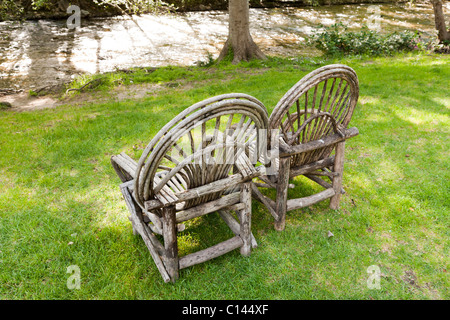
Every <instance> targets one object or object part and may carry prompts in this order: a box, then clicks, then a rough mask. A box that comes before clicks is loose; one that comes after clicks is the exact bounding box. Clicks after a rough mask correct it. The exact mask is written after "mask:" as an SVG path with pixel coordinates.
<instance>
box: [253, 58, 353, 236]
mask: <svg viewBox="0 0 450 320" xmlns="http://www.w3.org/2000/svg"><path fill="white" fill-rule="evenodd" d="M358 96H359V84H358V77H357V75H356V73H355V71H354V70H353V69H351V68H350V67H348V66H345V65H342V64H332V65H327V66H324V67H321V68H319V69H317V70H314V71H313V72H311V73H309V74H308V75H306V76H305V77H303V78H302V79H301V80H300V81H299V82H297V83H296V84H295V85H294V86H293V87H292V88H291V89H290V90H289V91H288V92H287V93H286V94H285V95H284V96H283V97H282V98H281V99H280V101H279V102H278V104H277V105H276V106H275V108H274V110H273V112H272V114H271V115H270V118H269V137H268V138H267V142H268V149H269V150H270V152H269V153H268V155H269V156H268V157H267V158H266V159H265V160H264V163H269V162H270V165H268V167H270V169H271V170H267V172H269V171H270V174H267V175H261V176H260V177H259V179H260V180H261V181H262V182H256V181H255V182H254V183H253V184H252V194H253V197H254V198H255V199H256V200H258V201H260V202H262V203H263V204H264V205H265V206H266V207H267V209H268V210H269V212H270V213H271V214H272V216H273V217H274V219H275V229H277V230H283V229H284V228H285V219H286V212H287V211H291V210H294V209H298V208H303V207H307V206H310V205H312V204H315V203H317V202H320V201H323V200H326V199H331V200H330V208H332V209H337V208H338V206H339V201H340V196H341V194H342V193H343V192H344V190H343V188H342V176H343V169H344V147H345V141H346V140H347V139H349V138H352V137H354V136H356V135H358V134H359V132H358V129H357V128H356V127H353V128H347V126H348V124H349V122H350V119H351V117H352V114H353V110H354V108H355V106H356V103H357V101H358ZM274 132H276V133H275V134H274ZM300 175H303V176H305V177H307V178H308V179H310V180H312V181H314V182H315V183H317V184H319V185H320V186H321V187H323V188H324V189H325V190H323V191H321V192H318V193H316V194H313V195H310V196H307V197H302V198H296V199H288V197H287V189H288V188H293V187H294V185H293V184H290V183H289V179H292V178H294V177H296V176H300ZM258 188H274V189H276V199H275V200H272V199H270V198H269V197H267V196H265V195H263V193H262V192H261V191H260V190H259V189H258Z"/></svg>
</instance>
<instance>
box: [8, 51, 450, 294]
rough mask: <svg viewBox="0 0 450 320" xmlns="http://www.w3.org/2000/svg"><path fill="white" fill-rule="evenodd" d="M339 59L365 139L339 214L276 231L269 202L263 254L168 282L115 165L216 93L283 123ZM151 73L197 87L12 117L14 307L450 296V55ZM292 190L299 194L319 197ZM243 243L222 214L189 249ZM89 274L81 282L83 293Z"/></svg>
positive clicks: (196, 231) (353, 144)
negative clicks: (33, 302) (300, 93)
mask: <svg viewBox="0 0 450 320" xmlns="http://www.w3.org/2000/svg"><path fill="white" fill-rule="evenodd" d="M336 62H338V63H345V64H347V65H349V66H351V67H353V68H354V69H355V70H356V72H357V74H358V76H359V81H360V99H359V103H358V105H357V107H356V110H355V113H354V116H353V119H352V121H351V123H350V126H356V127H358V128H359V131H360V135H359V136H357V137H355V138H353V139H351V140H349V141H348V142H347V144H346V162H345V173H344V187H345V190H346V194H345V195H343V196H342V200H341V207H340V209H339V210H337V211H334V210H330V209H329V208H328V201H325V202H322V203H319V204H316V205H314V206H312V207H309V208H305V209H299V210H295V211H292V212H289V213H288V215H287V223H286V225H287V226H286V230H285V231H284V232H277V231H275V230H274V229H273V220H272V218H271V216H270V214H269V213H268V211H267V210H266V209H265V208H264V207H263V206H262V205H261V204H259V203H258V202H256V201H254V202H253V212H252V229H253V233H254V235H255V237H256V240H257V241H258V244H259V246H258V247H257V248H255V249H254V250H253V251H252V254H251V256H250V257H242V256H241V255H240V254H239V251H238V250H236V251H234V252H231V253H229V254H227V255H224V256H221V257H219V258H216V259H214V260H211V261H209V262H206V263H203V264H200V265H197V266H193V267H190V268H188V269H183V270H182V271H181V272H180V279H179V280H178V281H177V282H176V283H175V284H166V283H164V282H163V281H162V278H161V276H160V275H159V272H158V270H157V268H156V266H155V265H154V263H153V261H152V259H151V256H150V254H149V252H148V250H147V248H146V247H145V245H144V243H143V241H142V239H140V238H139V237H137V236H133V235H132V229H131V224H130V222H129V221H128V218H127V216H128V212H127V209H126V206H125V203H124V201H123V199H122V196H121V193H120V191H119V188H118V185H119V183H120V180H119V179H118V177H117V176H116V174H115V173H114V171H113V169H112V167H111V165H110V157H111V156H112V155H114V154H118V153H120V152H122V151H124V152H126V153H128V154H129V155H131V156H132V157H134V158H135V159H136V160H137V159H138V158H139V155H140V154H141V152H142V148H144V147H145V145H146V144H147V143H148V142H149V141H150V139H151V138H152V137H153V136H154V135H155V134H156V133H157V132H158V130H159V129H160V128H161V127H162V126H163V125H164V124H165V123H166V122H168V121H169V120H170V119H171V118H172V117H174V116H175V115H176V114H177V113H179V112H180V111H181V110H183V109H184V108H186V107H188V106H190V105H192V104H193V103H195V102H198V101H200V100H203V99H205V98H208V97H211V96H213V95H218V94H222V93H229V92H244V93H247V94H251V95H253V96H255V97H257V98H258V99H260V100H261V101H262V102H263V103H264V104H265V105H266V106H267V108H268V110H269V112H271V111H272V109H273V107H274V106H275V104H276V103H277V101H278V99H280V98H281V97H282V96H283V94H284V93H285V92H286V91H287V90H288V89H289V88H290V87H291V86H292V85H293V84H295V83H296V82H297V81H298V80H300V79H301V78H302V77H303V76H304V75H306V74H307V73H308V72H310V71H312V70H314V69H316V68H318V67H320V66H321V65H325V64H329V63H336ZM155 73H156V75H155ZM127 77H130V78H127V79H126V81H124V83H126V82H127V81H128V80H130V79H132V77H133V75H132V74H131V75H127ZM138 77H139V79H136V81H140V82H157V83H160V84H162V85H164V84H165V83H168V82H170V83H171V84H173V83H174V81H175V83H181V84H182V85H180V86H175V87H174V86H173V85H170V86H168V87H167V89H163V90H160V91H158V92H156V93H154V94H149V95H148V97H146V98H144V99H141V100H127V101H122V102H118V101H109V102H107V103H101V104H95V103H89V104H84V105H70V104H69V105H65V106H62V107H58V108H56V109H47V110H39V111H32V112H14V111H1V113H0V152H1V157H0V186H1V191H0V299H449V298H450V292H449V288H450V281H449V272H450V270H449V269H450V263H449V262H450V261H449V238H450V219H449V212H450V210H449V205H450V201H449V190H450V183H449V180H450V177H449V169H450V168H449V147H450V145H449V141H448V138H449V133H450V130H449V128H450V119H449V107H450V89H449V79H450V57H449V56H445V55H442V56H439V55H425V54H423V55H417V54H414V55H400V56H396V57H391V58H374V59H371V58H365V59H357V58H347V59H345V60H339V61H337V60H321V59H318V58H317V59H301V58H299V59H275V58H271V59H269V60H268V61H265V62H258V61H254V62H250V63H242V64H240V65H238V66H232V65H229V64H222V65H219V66H217V65H216V66H212V67H209V68H201V67H198V68H197V67H196V68H192V67H191V68H179V67H170V68H164V69H161V70H158V71H157V72H153V73H150V74H149V75H144V74H142V73H139V74H138ZM184 84H188V85H187V86H186V85H184ZM105 90H109V89H105ZM293 182H294V183H295V184H296V185H297V188H296V189H293V190H289V196H292V197H300V196H302V195H307V194H308V193H310V192H312V191H318V190H320V187H318V186H316V185H313V184H312V183H311V182H309V181H307V180H305V179H302V178H297V179H295V180H294V181H293ZM264 192H265V193H266V194H268V195H273V194H274V193H273V191H271V190H268V191H264ZM328 231H331V232H332V233H333V234H334V236H333V237H328V236H327V233H328ZM228 236H230V233H229V231H228V230H227V228H226V226H224V223H223V222H222V221H221V219H220V218H219V217H218V216H217V215H216V214H211V215H208V216H206V217H202V218H199V219H197V220H196V221H194V222H193V223H191V224H190V225H189V228H187V230H186V231H184V232H182V233H180V235H179V244H180V252H181V253H182V254H185V253H188V252H192V251H194V250H197V249H199V248H202V247H205V246H209V245H211V244H214V243H216V242H218V241H220V240H222V239H225V238H226V237H228ZM74 265H76V266H78V267H79V270H80V272H81V273H80V279H81V283H80V289H73V290H71V289H69V288H68V286H67V281H68V279H69V277H70V276H71V275H72V274H71V273H68V272H67V271H68V267H70V266H74ZM370 266H377V267H378V268H379V269H380V272H381V274H380V281H379V289H376V288H370V286H368V280H369V283H374V282H371V280H370V279H371V278H370V276H371V274H370V273H368V268H369V267H370ZM369 270H370V269H369ZM69 282H70V279H69Z"/></svg>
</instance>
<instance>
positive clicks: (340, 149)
mask: <svg viewBox="0 0 450 320" xmlns="http://www.w3.org/2000/svg"><path fill="white" fill-rule="evenodd" d="M344 150H345V141H343V142H340V143H338V144H337V146H336V155H335V160H334V166H333V170H334V171H335V172H336V173H337V176H336V177H334V178H333V189H334V192H335V195H334V196H333V198H331V200H330V208H331V209H333V210H336V209H338V208H339V200H340V198H341V192H340V191H341V188H342V176H343V173H344Z"/></svg>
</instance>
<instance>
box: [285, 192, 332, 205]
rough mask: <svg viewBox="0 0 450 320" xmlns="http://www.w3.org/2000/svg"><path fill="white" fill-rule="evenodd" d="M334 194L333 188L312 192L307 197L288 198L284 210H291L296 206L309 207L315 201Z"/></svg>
mask: <svg viewBox="0 0 450 320" xmlns="http://www.w3.org/2000/svg"><path fill="white" fill-rule="evenodd" d="M334 195H335V192H334V189H333V188H330V189H326V190H324V191H321V192H319V193H316V194H313V195H311V196H308V197H303V198H298V199H290V200H287V202H286V210H287V211H291V210H295V209H298V208H304V207H309V206H311V205H313V204H315V203H317V202H320V201H323V200H325V199H328V198H331V197H332V196H334Z"/></svg>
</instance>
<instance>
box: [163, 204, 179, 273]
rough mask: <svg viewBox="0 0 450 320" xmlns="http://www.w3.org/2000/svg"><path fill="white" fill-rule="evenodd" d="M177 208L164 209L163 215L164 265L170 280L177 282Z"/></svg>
mask: <svg viewBox="0 0 450 320" xmlns="http://www.w3.org/2000/svg"><path fill="white" fill-rule="evenodd" d="M175 212H176V211H175V206H170V207H167V208H163V209H162V214H163V219H162V220H163V237H164V249H165V253H164V254H165V257H164V259H163V260H164V265H165V267H166V270H167V273H168V274H169V276H170V280H171V281H172V282H175V280H177V279H178V270H179V263H178V243H177V224H176V217H175Z"/></svg>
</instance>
